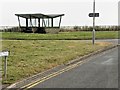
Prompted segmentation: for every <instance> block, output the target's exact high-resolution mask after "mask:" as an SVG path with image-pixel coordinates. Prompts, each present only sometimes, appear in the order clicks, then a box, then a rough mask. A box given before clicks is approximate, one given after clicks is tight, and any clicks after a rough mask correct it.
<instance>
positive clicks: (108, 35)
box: [2, 31, 118, 40]
mask: <svg viewBox="0 0 120 90" xmlns="http://www.w3.org/2000/svg"><path fill="white" fill-rule="evenodd" d="M2 38H3V39H17V40H83V39H84V40H86V39H92V32H83V31H82V32H60V33H59V34H33V33H15V32H11V33H10V32H3V33H2ZM117 38H118V31H96V39H117Z"/></svg>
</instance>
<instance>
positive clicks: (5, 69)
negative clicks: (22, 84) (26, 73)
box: [4, 56, 7, 79]
mask: <svg viewBox="0 0 120 90" xmlns="http://www.w3.org/2000/svg"><path fill="white" fill-rule="evenodd" d="M4 77H5V79H7V56H5V61H4Z"/></svg>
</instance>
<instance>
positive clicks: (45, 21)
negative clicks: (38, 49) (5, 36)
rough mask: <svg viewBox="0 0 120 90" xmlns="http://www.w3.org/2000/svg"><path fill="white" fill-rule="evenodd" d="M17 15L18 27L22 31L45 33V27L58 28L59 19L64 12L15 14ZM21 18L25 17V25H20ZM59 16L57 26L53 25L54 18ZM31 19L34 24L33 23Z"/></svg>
mask: <svg viewBox="0 0 120 90" xmlns="http://www.w3.org/2000/svg"><path fill="white" fill-rule="evenodd" d="M15 15H16V16H17V17H18V22H19V27H20V29H21V31H22V32H34V33H46V29H49V28H60V25H61V19H62V16H64V14H48V15H45V14H41V13H39V14H15ZM20 17H21V18H25V20H26V25H25V26H22V25H21V21H20ZM55 18H59V23H58V26H54V19H55ZM33 20H34V21H35V25H33Z"/></svg>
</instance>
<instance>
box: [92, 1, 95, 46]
mask: <svg viewBox="0 0 120 90" xmlns="http://www.w3.org/2000/svg"><path fill="white" fill-rule="evenodd" d="M92 43H93V45H94V44H95V0H94V2H93V37H92Z"/></svg>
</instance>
